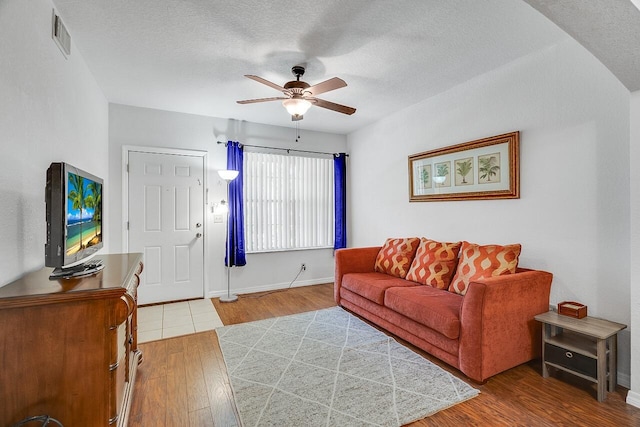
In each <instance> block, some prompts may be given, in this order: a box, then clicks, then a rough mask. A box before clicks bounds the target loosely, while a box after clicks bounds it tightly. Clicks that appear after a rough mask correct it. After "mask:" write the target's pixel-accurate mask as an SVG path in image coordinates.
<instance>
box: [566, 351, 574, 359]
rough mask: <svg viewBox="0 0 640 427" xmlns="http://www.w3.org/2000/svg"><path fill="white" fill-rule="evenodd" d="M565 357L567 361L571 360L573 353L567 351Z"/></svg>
mask: <svg viewBox="0 0 640 427" xmlns="http://www.w3.org/2000/svg"><path fill="white" fill-rule="evenodd" d="M564 355H565V356H567V359H571V358H572V357H573V353H571V352H570V351H567V352H566V353H565V354H564Z"/></svg>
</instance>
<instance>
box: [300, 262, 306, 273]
mask: <svg viewBox="0 0 640 427" xmlns="http://www.w3.org/2000/svg"><path fill="white" fill-rule="evenodd" d="M300 269H301V270H302V271H306V269H307V264H305V263H304V262H303V263H302V265H301V266H300Z"/></svg>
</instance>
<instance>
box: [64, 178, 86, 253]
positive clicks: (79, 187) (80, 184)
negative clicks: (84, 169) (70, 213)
mask: <svg viewBox="0 0 640 427" xmlns="http://www.w3.org/2000/svg"><path fill="white" fill-rule="evenodd" d="M69 185H70V186H71V188H70V189H69V190H70V191H69V195H68V196H67V197H68V198H69V200H71V207H72V208H73V210H79V211H80V222H82V219H83V218H82V211H83V210H84V208H85V207H86V206H87V205H86V195H85V194H84V178H83V177H81V176H80V175H76V174H75V173H70V174H69ZM80 247H82V229H80Z"/></svg>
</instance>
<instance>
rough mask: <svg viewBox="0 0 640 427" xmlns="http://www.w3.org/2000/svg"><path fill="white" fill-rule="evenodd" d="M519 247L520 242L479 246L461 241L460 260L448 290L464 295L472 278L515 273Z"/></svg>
mask: <svg viewBox="0 0 640 427" xmlns="http://www.w3.org/2000/svg"><path fill="white" fill-rule="evenodd" d="M521 249H522V246H521V245H520V244H514V245H506V246H499V245H486V246H480V245H476V244H474V243H469V242H462V249H460V262H459V263H458V268H457V269H456V275H455V276H454V277H453V281H451V285H450V286H449V291H451V292H455V293H457V294H460V295H464V294H466V293H467V288H468V287H469V283H470V282H472V281H474V280H477V279H483V278H486V277H494V276H501V275H503V274H512V273H515V272H516V268H517V267H518V257H519V256H520V250H521Z"/></svg>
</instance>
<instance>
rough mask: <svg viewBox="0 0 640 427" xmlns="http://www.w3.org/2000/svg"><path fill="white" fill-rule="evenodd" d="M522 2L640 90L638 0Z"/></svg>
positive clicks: (633, 89) (630, 87) (628, 84)
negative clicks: (542, 15)
mask: <svg viewBox="0 0 640 427" xmlns="http://www.w3.org/2000/svg"><path fill="white" fill-rule="evenodd" d="M525 1H526V2H527V3H529V4H530V5H531V6H533V7H534V8H536V9H537V10H538V11H540V12H541V13H542V14H544V15H545V16H546V17H547V18H549V19H550V20H552V21H553V22H555V23H556V24H557V25H558V26H559V27H560V28H562V29H563V30H564V31H566V32H567V33H568V34H570V35H571V36H572V37H573V38H574V39H576V40H577V41H579V42H580V43H581V44H582V45H583V46H584V47H586V48H587V49H589V51H591V53H593V55H595V56H596V58H598V59H599V60H600V62H602V63H603V64H604V65H605V66H606V67H607V68H609V70H610V71H611V72H612V73H613V74H615V75H616V76H617V77H618V80H620V81H621V82H622V84H624V85H625V86H626V87H627V89H629V90H630V91H636V90H639V89H640V10H638V4H640V3H638V1H637V0H635V2H634V3H632V2H631V1H629V0H589V1H584V0H562V1H558V0H525Z"/></svg>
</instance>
